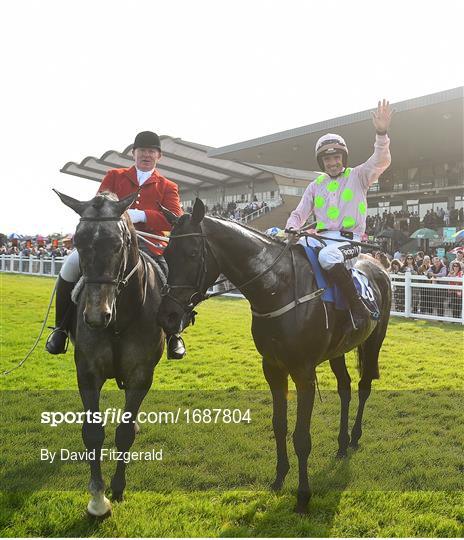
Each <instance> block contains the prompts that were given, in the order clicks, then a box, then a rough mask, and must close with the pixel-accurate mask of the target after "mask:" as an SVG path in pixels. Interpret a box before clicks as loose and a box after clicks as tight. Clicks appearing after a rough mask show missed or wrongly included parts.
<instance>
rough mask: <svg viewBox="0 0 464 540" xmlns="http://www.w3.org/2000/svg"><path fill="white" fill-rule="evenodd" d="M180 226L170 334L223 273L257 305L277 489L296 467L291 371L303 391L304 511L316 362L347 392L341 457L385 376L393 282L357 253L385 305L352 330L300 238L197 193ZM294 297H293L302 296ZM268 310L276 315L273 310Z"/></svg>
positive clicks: (172, 270) (166, 308) (297, 433)
mask: <svg viewBox="0 0 464 540" xmlns="http://www.w3.org/2000/svg"><path fill="white" fill-rule="evenodd" d="M165 215H166V217H168V219H170V220H171V222H172V224H174V228H173V230H172V233H171V240H170V242H169V246H168V248H167V249H166V250H165V254H164V255H165V258H166V261H167V263H168V266H169V279H168V285H167V286H166V288H165V290H164V292H163V301H162V303H161V307H160V310H159V321H160V323H161V325H162V326H163V328H164V329H165V331H166V332H175V331H177V330H178V328H179V327H180V326H181V324H182V323H181V321H182V319H183V318H184V316H185V312H190V311H191V310H192V309H193V307H194V306H195V305H196V304H198V303H199V302H200V301H202V300H203V299H205V298H206V297H207V293H206V291H207V289H208V287H210V286H211V285H212V284H213V283H214V282H215V280H216V279H217V277H218V275H219V274H220V273H222V274H224V275H225V276H226V277H227V278H228V279H229V280H230V281H231V282H232V283H234V284H235V285H237V288H238V289H239V290H240V291H241V292H242V293H243V294H244V295H245V297H246V298H247V299H248V301H249V302H250V304H251V309H252V314H253V322H252V328H251V331H252V334H253V339H254V342H255V345H256V348H257V349H258V351H259V353H260V354H261V356H262V359H263V371H264V376H265V378H266V380H267V382H268V384H269V386H270V389H271V393H272V397H273V419H272V422H273V428H274V435H275V438H276V445H277V468H276V478H275V481H274V482H273V484H272V488H273V489H280V488H281V486H282V484H283V481H284V479H285V476H286V475H287V473H288V470H289V462H288V457H287V443H286V435H287V390H288V376H289V375H290V376H291V378H292V379H293V381H294V383H295V387H296V391H297V420H296V426H295V430H294V432H293V443H294V447H295V452H296V454H297V457H298V467H299V486H298V497H297V506H296V511H297V512H305V511H306V509H307V505H308V502H309V499H310V488H309V482H308V472H307V462H308V457H309V454H310V451H311V437H310V429H309V428H310V422H311V414H312V408H313V403H314V393H315V379H316V373H315V370H316V366H317V365H318V364H320V363H321V362H323V361H325V360H329V361H330V366H331V368H332V370H333V372H334V374H335V376H336V378H337V383H338V393H339V396H340V400H341V418H340V432H339V437H338V444H339V448H338V454H337V455H338V456H339V457H344V456H346V455H347V449H348V446H349V445H350V444H351V446H352V447H353V448H356V447H357V446H358V441H359V439H360V437H361V421H362V415H363V411H364V406H365V403H366V400H367V398H368V397H369V395H370V392H371V382H372V380H373V379H378V378H379V365H378V356H379V350H380V347H381V345H382V342H383V339H384V337H385V333H386V330H387V325H388V319H389V315H390V304H391V289H390V281H389V278H388V275H387V274H386V272H385V271H384V270H383V269H382V268H381V267H380V265H378V264H377V263H376V261H375V260H374V259H373V258H371V257H365V258H363V259H362V260H360V261H358V263H357V267H358V268H359V269H361V270H362V271H364V272H365V274H367V276H368V277H369V280H370V283H371V285H372V288H373V290H374V293H375V297H376V300H377V302H378V305H379V308H380V312H381V313H380V319H379V320H378V321H373V320H371V321H369V322H368V323H367V326H366V327H364V328H363V329H361V330H356V331H352V332H348V333H347V332H346V330H344V328H346V323H347V317H348V315H347V314H346V313H345V312H343V311H338V310H335V309H334V308H333V307H332V304H327V305H326V304H325V303H324V302H322V300H321V298H320V294H319V293H320V291H318V290H317V289H318V287H317V285H316V281H315V277H314V274H313V272H312V269H311V266H310V264H309V262H308V260H307V258H306V255H305V253H304V250H303V248H302V246H300V245H294V246H289V245H287V244H285V243H283V242H280V241H278V240H274V239H271V238H269V237H268V236H266V235H265V234H263V233H260V232H258V231H256V230H254V229H251V228H250V227H245V226H243V225H240V224H237V223H235V222H233V221H228V220H223V219H218V218H212V217H204V215H205V208H204V205H203V203H202V201H200V200H199V199H197V200H196V201H195V205H194V207H193V212H192V215H189V214H186V215H184V216H182V217H181V218H180V219H178V221H177V220H176V217H175V216H173V215H169V214H168V213H167V212H165ZM295 301H296V302H295ZM282 308H284V309H282ZM269 314H270V315H269ZM355 347H357V348H358V368H359V371H360V375H361V378H360V381H359V406H358V412H357V416H356V420H355V423H354V426H353V429H352V431H351V437H350V435H349V433H348V408H349V403H350V399H351V388H350V383H351V379H350V376H349V374H348V371H347V369H346V365H345V353H346V352H348V351H350V350H352V349H353V348H355Z"/></svg>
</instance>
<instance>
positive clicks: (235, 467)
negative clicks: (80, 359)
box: [0, 274, 464, 537]
mask: <svg viewBox="0 0 464 540" xmlns="http://www.w3.org/2000/svg"><path fill="white" fill-rule="evenodd" d="M52 287H53V281H52V280H50V279H46V278H36V277H27V276H12V275H3V274H1V275H0V301H1V311H0V357H1V369H2V371H3V370H4V369H6V368H9V367H12V366H13V365H15V363H16V362H17V361H18V360H19V359H20V358H22V356H23V355H24V353H25V352H26V351H27V350H28V348H29V347H30V346H31V344H32V343H33V341H34V339H35V337H36V335H37V333H38V331H39V329H40V326H41V322H42V320H43V316H44V312H45V308H46V306H47V304H48V299H49V296H50V293H51V290H52ZM50 323H51V320H50ZM249 326H250V312H249V308H248V304H247V303H246V302H244V301H237V300H226V299H215V300H211V301H210V302H208V303H206V304H204V305H203V306H201V307H200V308H199V317H198V322H197V325H196V326H195V327H194V328H190V329H188V331H187V332H186V340H187V343H188V349H189V355H188V358H186V359H185V361H182V362H167V361H166V360H165V359H163V360H162V362H161V363H160V365H159V366H158V368H157V369H156V372H155V382H154V386H153V389H154V391H155V392H156V391H157V390H163V391H164V390H172V391H187V392H189V395H193V396H198V398H200V397H201V396H203V397H204V396H207V395H208V394H205V392H206V391H218V390H223V391H226V392H236V393H237V395H240V396H241V399H245V400H246V399H247V398H248V399H250V400H253V399H254V398H253V396H266V395H267V388H266V383H265V381H264V378H263V376H262V374H261V366H260V358H259V356H258V354H257V352H256V351H255V349H254V346H253V342H252V340H251V337H250V332H249ZM213 340H214V341H215V342H216V345H214V347H212V346H211V343H212V342H213ZM39 347H40V350H37V351H36V352H35V353H34V355H33V356H32V357H31V358H30V359H29V360H28V362H27V364H26V365H25V366H24V367H23V368H21V369H19V370H17V371H15V372H13V373H12V374H11V375H9V376H8V377H6V378H5V377H2V378H1V379H0V384H1V388H2V390H4V391H5V390H13V391H14V394H15V396H16V399H17V400H18V403H19V405H18V406H17V407H16V411H17V410H18V409H19V408H21V411H22V416H21V422H19V423H18V422H15V426H14V427H15V429H16V430H17V431H16V432H15V433H16V435H15V436H14V437H10V438H9V439H8V438H4V441H5V442H4V444H5V445H6V448H7V450H8V452H9V454H8V455H11V453H14V452H15V449H16V453H17V455H18V456H22V455H23V453H24V452H25V451H26V452H29V453H30V452H32V451H33V450H34V444H35V441H34V440H33V438H31V432H33V431H34V421H35V420H34V418H35V417H33V415H32V413H31V411H32V409H33V400H32V399H31V398H30V397H31V396H33V395H38V394H39V395H40V394H42V395H44V394H45V393H44V391H45V390H56V389H59V390H63V391H66V390H68V391H71V392H66V393H63V394H61V395H63V396H65V395H66V396H70V395H71V396H72V395H73V393H74V391H75V389H76V381H75V373H74V366H73V362H72V353H71V352H68V354H67V355H65V356H61V357H57V358H53V357H50V356H48V355H47V354H46V353H44V352H43V351H42V349H43V343H41V344H40V346H39ZM462 353H463V337H462V327H460V326H458V325H451V324H441V323H436V324H434V323H427V322H424V321H415V322H414V321H405V320H400V319H396V320H395V319H394V320H392V322H391V324H390V328H389V332H388V334H387V338H386V341H385V343H384V346H383V349H382V352H381V359H380V365H381V379H380V380H379V381H376V382H375V383H374V384H375V386H374V388H375V390H376V394H377V398H375V397H374V395H373V398H372V399H373V401H372V406H371V407H369V405H370V404H368V408H367V411H366V429H365V431H364V435H363V439H362V443H363V446H362V448H361V450H360V451H359V452H358V453H356V454H353V455H352V456H351V457H350V458H349V459H348V460H347V461H346V462H342V463H340V462H335V461H334V460H333V459H332V458H331V455H332V454H331V453H332V451H335V449H336V436H337V432H336V430H337V422H338V412H337V403H336V400H335V399H334V398H335V396H334V393H333V391H334V389H335V381H334V378H333V376H332V374H331V372H330V369H329V368H328V365H323V366H322V367H321V368H319V369H318V380H319V386H320V389H321V392H322V395H323V399H324V402H323V403H322V404H320V403H316V405H315V422H314V426H313V430H312V433H313V454H312V456H311V459H310V478H311V480H312V485H313V489H314V496H313V498H312V501H311V503H310V512H309V515H308V516H307V517H298V516H295V515H294V514H293V512H292V508H293V505H294V491H295V488H296V475H295V460H294V458H293V450H292V448H291V437H290V436H289V448H290V455H291V456H292V457H291V464H292V467H293V468H292V471H291V473H290V474H289V477H288V479H287V482H286V485H285V488H284V490H283V491H282V493H281V494H278V495H276V494H272V493H270V492H269V491H268V490H267V489H266V487H265V480H266V479H267V478H269V479H270V478H271V476H272V472H273V470H274V465H275V463H274V451H273V440H272V433H271V424H270V413H271V411H270V408H269V409H268V403H267V402H266V399H267V398H266V397H264V398H263V400H264V401H262V406H261V408H259V407H258V409H259V410H258V414H261V415H262V417H261V421H262V422H264V423H262V424H259V425H258V424H256V425H255V426H253V429H254V431H253V429H252V430H251V431H250V432H249V436H248V439H249V440H251V443H250V444H251V446H250V447H249V451H250V453H251V454H250V455H251V456H252V457H251V459H249V460H246V457H245V459H244V458H243V455H241V457H240V458H239V459H235V460H234V459H230V457H229V458H228V460H226V463H227V464H228V466H227V467H223V469H225V470H220V471H219V469H217V470H218V471H219V472H220V473H221V474H220V475H219V472H218V476H217V485H216V486H215V481H216V476H215V475H214V474H211V468H210V463H209V462H208V460H206V461H207V462H208V464H207V466H205V467H202V453H201V452H202V451H203V452H204V454H203V455H206V454H208V455H210V456H212V457H211V463H213V462H214V460H215V459H217V463H216V467H217V468H218V467H220V466H221V464H222V463H223V462H222V461H221V459H223V458H224V456H223V455H222V454H223V453H224V452H225V449H227V445H228V444H229V445H230V440H228V436H227V432H225V433H224V436H223V438H222V439H220V440H219V439H218V440H217V441H215V443H214V444H213V443H211V444H210V446H208V438H207V437H205V436H204V435H202V437H203V438H201V437H200V440H201V441H203V443H202V444H203V446H204V447H203V448H196V449H195V448H193V449H192V454H191V456H190V457H189V459H188V460H186V461H185V463H184V467H181V465H182V464H179V463H178V462H176V465H175V466H174V467H171V468H170V469H169V470H165V471H164V473H163V470H161V474H160V475H159V489H155V490H153V488H152V490H145V489H144V487H143V486H144V484H143V481H144V480H146V477H147V475H148V473H147V470H146V469H144V468H143V467H140V466H136V465H134V467H132V465H131V466H130V467H129V472H128V489H127V498H126V501H124V502H123V503H120V504H115V505H113V516H112V517H111V518H110V519H108V520H106V521H104V522H95V521H92V520H89V518H87V516H86V515H85V511H84V510H85V505H86V503H87V500H88V495H87V493H86V490H85V489H86V484H87V475H88V471H87V466H86V465H84V464H82V466H81V468H80V469H79V468H78V469H77V474H78V475H79V474H80V475H82V488H81V489H80V490H79V489H78V490H73V489H69V490H65V491H57V489H56V488H59V486H53V485H50V484H49V479H47V476H46V475H45V474H42V472H43V471H42V472H41V471H40V470H39V469H38V470H37V471H34V470H33V469H31V468H30V467H29V468H24V467H23V468H21V467H22V465H23V464H22V462H21V459H19V458H18V460H17V463H16V465H15V467H16V468H13V469H12V468H11V467H10V462H9V461H8V460H6V461H7V462H8V466H9V467H10V469H9V471H8V470H5V469H7V467H5V465H6V464H7V463H6V461H5V459H3V472H2V475H1V477H2V478H3V481H2V483H3V485H2V486H1V488H2V490H3V494H2V496H1V499H2V500H1V505H0V507H1V514H0V530H1V533H0V534H1V535H2V536H121V537H122V536H462V534H463V532H464V526H463V521H464V511H463V508H464V498H463V496H462V492H460V491H459V487H460V483H459V482H460V480H459V478H460V477H461V478H462V475H463V472H464V462H463V458H462V456H463V452H462V450H463V448H462V412H460V411H461V410H460V405H459V404H460V403H461V402H462V400H461V401H460V398H461V396H462V390H463V382H462V381H463V379H462V368H463V354H462ZM348 364H349V370H350V373H351V375H352V379H353V382H354V384H353V389H355V388H356V384H355V383H356V381H357V374H356V369H355V358H354V355H352V354H350V355H349V356H348ZM108 386H109V388H112V389H115V388H116V387H115V384H114V382H111V383H109V384H108ZM37 391H40V392H38V393H37ZM2 395H3V397H5V396H7V395H10V396H11V394H9V393H7V392H4V393H3V394H2ZM45 395H46V394H45ZM58 395H60V394H58ZM217 395H219V394H217ZM23 397H24V399H23V401H21V399H22V398H23ZM28 398H30V399H29V402H28ZM376 399H377V401H375V400H376ZM257 401H259V400H257ZM352 404H353V405H355V404H356V399H353V401H352ZM376 404H377V405H376ZM53 405H54V407H51V409H52V410H53V409H55V410H58V409H59V408H60V407H59V406H58V405H57V404H56V403H54V404H53ZM252 405H254V404H253V403H252ZM290 408H291V407H290ZM2 410H7V409H6V408H4V407H2ZM351 412H352V415H351V416H353V413H354V407H353V406H352V411H351ZM267 413H268V415H269V418H268V419H266V415H267ZM290 417H291V419H290V426H291V425H292V421H293V420H292V418H293V417H292V416H291V415H290ZM415 420H420V421H419V427H417V425H416V424H417V422H415ZM266 421H267V422H268V423H267V425H266ZM2 425H4V426H5V425H7V426H8V418H6V417H5V415H4V416H3V418H2ZM415 425H416V427H415V428H414V426H415ZM429 425H431V426H432V431H433V433H429V432H427V427H428V426H429ZM18 426H19V428H18ZM73 428H74V429H75V431H76V433H74V436H78V431H79V428H78V427H75V426H73ZM11 429H13V428H11ZM154 429H155V428H152V427H150V428H149V429H147V430H143V431H142V434H141V435H140V438H139V439H137V440H136V443H135V445H134V448H135V447H137V445H143V441H144V437H145V438H147V439H148V438H149V437H150V436H151V434H152V433H153V430H154ZM155 431H156V430H155ZM111 434H112V432H111V431H108V435H107V437H111ZM213 434H214V432H213ZM216 434H217V432H216ZM242 435H243V434H242ZM28 437H29V438H28ZM147 439H145V440H147ZM31 441H32V442H31ZM110 442H111V441H110ZM181 442H182V441H181ZM188 443H189V441H187V442H186V444H188ZM240 444H242V442H240ZM28 445H30V448H29V446H28ZM243 445H245V446H243V448H248V447H247V446H246V441H245V442H243ZM243 448H242V449H243ZM229 449H230V452H231V454H232V453H233V446H232V447H229ZM8 452H7V453H8ZM224 459H225V458H224ZM139 465H140V464H139ZM40 466H41V465H38V467H39V468H40ZM229 467H230V468H229ZM108 470H110V469H108ZM186 470H187V471H189V474H187V473H186ZM17 471H18V472H17ZM379 471H380V472H385V477H384V478H383V477H382V474H380V472H379ZM391 471H393V473H394V474H395V475H397V476H394V477H393V478H392V477H390V478H386V476H388V474H390V476H391ZM16 472H17V474H18V475H21V476H22V478H24V479H29V478H30V486H31V488H30V490H29V491H24V490H21V491H15V492H11V490H10V489H8V488H9V487H10V483H9V482H8V474H16ZM165 473H166V478H163V475H164V474H165ZM189 475H190V476H189ZM361 477H363V478H364V480H365V479H366V478H367V479H369V478H371V479H374V480H372V482H371V484H370V485H367V487H364V488H363V489H360V488H359V486H360V485H361V486H362V485H363V484H362V478H361ZM10 478H11V477H10ZM359 478H361V480H359ZM78 480H79V476H78ZM106 480H108V476H106ZM155 480H158V479H155ZM163 482H164V483H163ZM359 482H361V484H360V483H359ZM395 482H397V483H398V489H397V490H394V484H395ZM131 484H132V489H131ZM78 485H79V484H78ZM154 485H155V487H156V482H155V483H154ZM408 486H410V489H409V488H408ZM424 486H425V487H426V489H425V490H424ZM436 486H438V487H436ZM61 489H63V488H62V487H61Z"/></svg>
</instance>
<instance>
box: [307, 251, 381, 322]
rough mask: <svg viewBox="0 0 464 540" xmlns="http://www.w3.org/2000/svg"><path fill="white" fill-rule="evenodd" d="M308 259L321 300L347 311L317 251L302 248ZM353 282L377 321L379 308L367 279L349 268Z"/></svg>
mask: <svg viewBox="0 0 464 540" xmlns="http://www.w3.org/2000/svg"><path fill="white" fill-rule="evenodd" d="M303 247H304V250H305V252H306V256H307V257H308V260H309V263H310V264H311V266H312V269H313V272H314V276H315V278H316V283H317V286H318V287H319V288H321V289H324V293H323V294H322V300H323V301H324V302H331V303H335V308H336V309H339V310H344V311H346V310H347V309H348V307H349V306H348V302H347V301H346V299H345V297H344V296H343V294H342V291H341V290H340V288H339V287H338V285H336V284H332V280H331V279H330V273H329V272H327V271H326V270H324V269H323V268H322V267H321V265H320V263H319V259H318V257H317V250H316V249H315V248H313V247H306V246H303ZM349 270H350V272H351V275H352V276H353V281H354V284H355V286H356V289H357V291H358V294H359V296H360V297H361V298H362V300H363V302H364V304H365V305H366V307H367V309H368V310H369V311H370V312H371V315H372V318H373V319H378V318H379V316H380V310H379V306H378V305H377V301H376V300H375V296H374V291H373V290H372V287H371V286H370V284H369V279H368V277H367V276H366V274H365V273H364V272H362V271H361V270H358V269H357V268H350V269H349Z"/></svg>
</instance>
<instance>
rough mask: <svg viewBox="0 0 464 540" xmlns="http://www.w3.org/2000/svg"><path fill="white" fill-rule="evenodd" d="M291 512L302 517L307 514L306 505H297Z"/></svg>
mask: <svg viewBox="0 0 464 540" xmlns="http://www.w3.org/2000/svg"><path fill="white" fill-rule="evenodd" d="M293 511H294V512H295V514H300V516H304V515H306V514H307V513H308V505H307V504H306V505H301V504H299V503H297V505H296V506H295V508H294V509H293Z"/></svg>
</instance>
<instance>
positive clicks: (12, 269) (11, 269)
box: [10, 254, 14, 272]
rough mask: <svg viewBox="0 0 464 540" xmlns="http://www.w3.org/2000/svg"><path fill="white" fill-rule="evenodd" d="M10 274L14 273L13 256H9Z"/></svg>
mask: <svg viewBox="0 0 464 540" xmlns="http://www.w3.org/2000/svg"><path fill="white" fill-rule="evenodd" d="M10 272H14V255H13V254H11V256H10Z"/></svg>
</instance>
